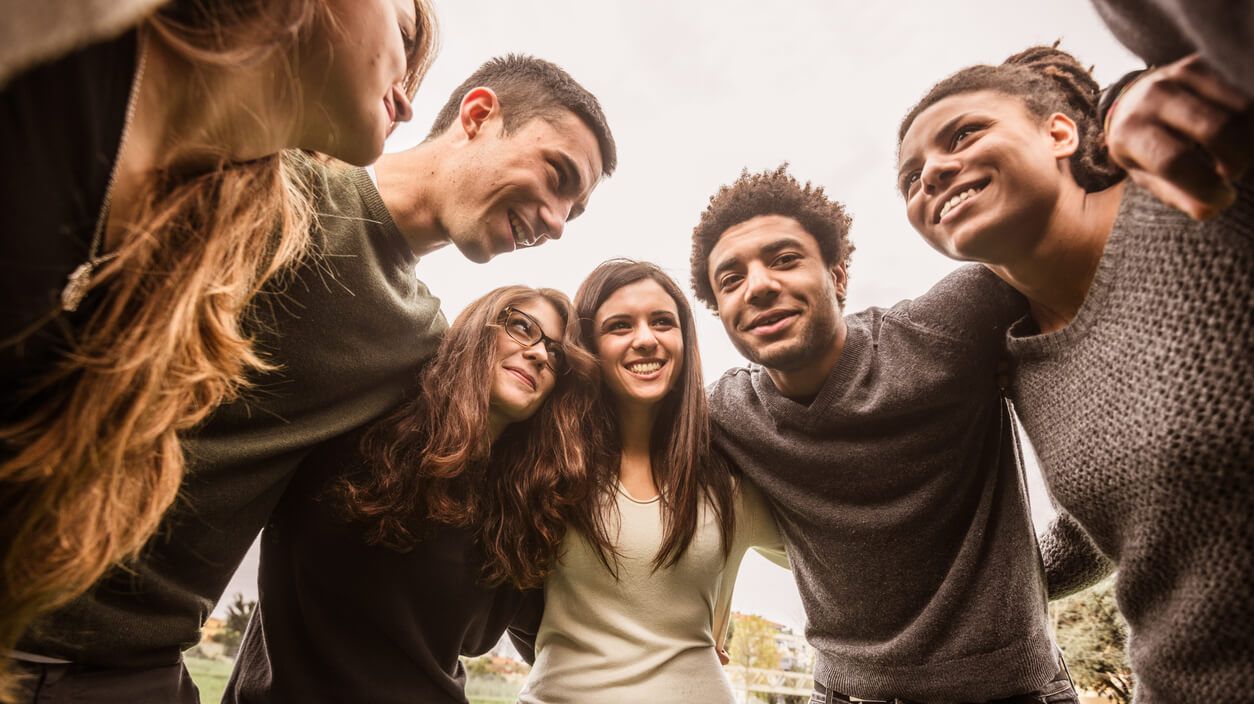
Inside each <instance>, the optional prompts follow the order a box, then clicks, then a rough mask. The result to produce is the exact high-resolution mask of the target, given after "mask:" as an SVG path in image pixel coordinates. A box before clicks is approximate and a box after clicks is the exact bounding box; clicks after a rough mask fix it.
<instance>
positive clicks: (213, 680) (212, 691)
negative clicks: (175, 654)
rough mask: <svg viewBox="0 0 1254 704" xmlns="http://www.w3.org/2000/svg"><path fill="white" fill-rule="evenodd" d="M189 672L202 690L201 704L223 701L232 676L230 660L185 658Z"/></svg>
mask: <svg viewBox="0 0 1254 704" xmlns="http://www.w3.org/2000/svg"><path fill="white" fill-rule="evenodd" d="M184 660H185V661H186V662H187V671H188V672H190V673H191V675H192V681H193V682H195V683H196V687H197V688H198V689H200V701H201V704H218V702H220V701H222V692H223V690H225V689H226V681H227V679H228V678H230V676H231V663H230V661H228V660H207V659H205V658H193V657H185V658H184Z"/></svg>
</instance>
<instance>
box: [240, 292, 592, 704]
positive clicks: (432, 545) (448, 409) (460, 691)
mask: <svg viewBox="0 0 1254 704" xmlns="http://www.w3.org/2000/svg"><path fill="white" fill-rule="evenodd" d="M574 321H575V315H574V311H573V309H572V307H571V304H570V302H569V300H568V299H567V298H566V297H565V296H564V295H563V294H561V293H560V292H558V291H554V290H552V289H531V288H527V287H523V286H509V287H505V288H500V289H497V290H495V291H492V292H491V293H489V294H487V295H485V296H483V297H482V298H480V299H478V300H476V301H475V302H474V303H471V304H470V306H469V307H467V308H466V310H465V311H463V312H462V314H461V315H460V316H458V318H457V320H456V321H454V323H453V325H452V327H451V328H450V329H449V331H448V333H447V335H446V337H445V338H444V340H443V342H442V343H441V345H440V348H439V351H438V352H437V354H436V357H435V359H433V360H432V361H431V362H430V363H429V364H428V366H426V367H425V368H424V369H423V371H422V372H421V374H420V376H419V383H418V389H417V390H416V393H414V394H413V395H412V397H411V398H410V400H409V401H407V402H405V403H404V404H403V405H401V406H400V407H398V408H397V409H396V410H395V411H394V412H393V413H392V414H391V415H390V416H388V417H386V418H385V419H384V420H382V421H380V422H378V423H377V424H375V425H374V426H373V427H370V428H369V429H367V430H364V431H362V432H361V433H356V434H350V435H349V436H346V437H345V438H343V439H342V440H341V441H339V442H338V443H337V446H336V448H335V449H334V450H332V451H329V452H328V453H327V454H325V455H324V456H322V457H320V458H318V459H317V461H316V462H315V466H312V467H308V469H309V470H310V471H302V472H300V473H298V475H297V478H296V479H295V480H294V484H293V485H292V486H291V487H289V489H288V491H287V493H286V494H285V496H284V498H283V501H282V502H281V504H280V505H279V507H278V509H276V511H275V513H274V517H273V519H272V520H271V522H270V524H269V525H268V526H267V527H266V529H265V532H264V533H263V534H262V548H261V566H260V574H259V585H260V596H261V598H260V601H259V603H258V605H257V608H256V611H254V613H253V617H252V621H251V623H250V624H249V626H248V631H247V633H246V635H245V637H244V642H243V644H242V646H241V649H240V653H239V657H238V658H237V660H236V665H235V670H234V672H233V673H232V675H231V681H230V683H229V684H228V687H227V692H226V695H225V698H224V701H226V702H309V701H368V702H373V703H386V702H398V703H399V702H406V703H408V702H429V703H440V702H459V703H464V702H466V701H467V698H466V695H465V692H464V686H465V671H464V669H463V667H462V665H461V664H460V663H459V661H458V657H459V656H461V655H466V656H476V655H481V654H483V653H485V652H487V651H488V650H490V649H491V648H492V647H493V646H495V645H496V644H497V642H498V641H499V640H500V638H501V635H502V634H504V633H506V632H507V631H508V632H509V634H510V635H511V637H512V638H513V639H514V642H515V645H516V646H517V647H518V649H519V650H520V651H521V652H522V653H523V654H524V655H525V656H529V654H530V652H531V647H532V645H531V643H532V642H533V640H534V637H535V630H536V627H537V625H538V623H539V618H540V612H541V609H542V608H543V600H542V599H541V597H540V594H539V592H538V590H537V589H536V588H538V587H539V586H541V585H542V584H543V582H544V580H545V578H546V577H547V576H548V575H549V573H550V572H552V570H553V569H554V567H555V565H556V563H557V558H558V548H559V545H560V544H561V540H562V537H563V536H564V535H565V532H566V524H567V520H568V518H567V516H568V513H569V512H570V511H571V510H572V507H573V506H575V505H578V504H579V503H581V502H583V501H585V500H586V497H584V496H583V495H582V494H581V493H580V490H581V487H583V486H585V484H586V483H585V482H584V481H583V475H584V473H585V471H586V470H585V467H587V465H588V463H587V455H586V451H585V445H584V438H583V436H582V434H581V425H582V423H583V422H584V418H585V417H586V416H587V415H588V413H589V412H590V410H591V407H592V396H591V394H590V393H589V391H588V390H589V389H592V388H595V387H594V381H595V376H594V365H593V363H592V361H591V358H590V356H589V355H588V354H587V353H586V352H583V351H582V350H581V349H579V347H578V346H577V345H575V344H574V340H575V335H576V334H577V326H576V325H575V322H574Z"/></svg>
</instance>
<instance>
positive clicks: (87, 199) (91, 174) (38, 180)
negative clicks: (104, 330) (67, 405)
mask: <svg viewBox="0 0 1254 704" xmlns="http://www.w3.org/2000/svg"><path fill="white" fill-rule="evenodd" d="M135 51H136V42H135V33H134V32H129V33H127V34H126V35H124V36H122V37H121V38H119V39H116V40H114V41H110V42H106V43H102V44H97V45H94V46H91V47H88V48H86V49H82V50H80V51H76V52H73V53H71V54H68V55H66V56H64V57H62V58H60V59H57V60H56V61H53V62H51V63H47V64H43V65H40V66H38V67H36V68H34V69H31V70H29V71H27V72H25V73H23V74H21V75H20V76H18V77H17V78H16V79H14V81H13V82H11V83H9V84H8V85H6V86H5V87H4V89H3V90H0V169H3V172H4V186H3V187H0V300H3V301H4V312H3V314H0V341H2V342H3V344H2V345H0V380H2V381H0V392H3V398H4V399H5V401H6V403H7V401H8V400H9V399H10V396H11V393H12V390H13V388H14V384H16V383H18V382H20V380H21V379H22V378H23V377H26V378H30V377H31V376H32V375H35V374H39V373H41V372H43V371H46V369H47V367H48V366H50V364H51V362H50V359H51V358H52V357H53V356H54V355H55V354H57V349H58V348H59V347H60V346H62V345H61V344H60V343H62V342H64V340H63V339H62V338H61V336H60V335H58V334H56V327H55V326H47V325H45V326H44V327H43V329H42V330H40V335H37V336H35V337H33V338H32V337H31V333H32V332H33V330H34V329H38V326H39V325H40V324H42V323H46V322H47V321H48V320H49V319H50V316H51V315H52V314H53V312H54V311H57V310H58V309H59V304H58V300H59V299H58V297H59V294H60V291H61V288H62V286H64V285H65V281H66V277H67V276H68V275H69V273H70V272H71V271H73V270H74V268H75V267H77V266H78V265H79V264H82V263H83V262H84V261H85V260H86V259H87V254H88V249H89V244H90V242H91V237H92V234H93V233H94V231H95V227H96V221H97V219H98V216H99V214H100V209H101V206H102V204H103V202H104V196H105V190H106V186H107V184H108V181H109V176H110V174H111V172H112V169H113V162H114V160H115V158H116V155H117V151H118V145H119V143H120V141H121V133H122V123H123V121H124V117H125V113H126V102H127V99H128V98H129V96H130V89H131V81H132V79H133V77H134V76H133V74H134V72H135V61H136V56H135ZM18 338H21V339H22V340H23V342H24V344H23V345H12V344H9V343H10V342H11V341H13V340H15V339H18Z"/></svg>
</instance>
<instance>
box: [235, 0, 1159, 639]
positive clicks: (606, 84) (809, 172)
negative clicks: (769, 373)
mask: <svg viewBox="0 0 1254 704" xmlns="http://www.w3.org/2000/svg"><path fill="white" fill-rule="evenodd" d="M435 2H436V6H437V10H438V14H439V19H440V27H441V51H440V55H439V58H438V59H437V60H436V63H435V65H434V67H433V68H432V70H431V72H430V73H429V74H428V76H427V79H426V81H425V82H424V83H423V86H422V88H421V89H420V90H419V94H418V98H417V100H416V101H415V104H414V113H415V118H414V120H413V122H411V123H409V124H407V125H402V126H401V127H400V128H399V129H398V130H397V131H396V133H395V134H394V135H393V136H392V138H391V139H390V140H389V142H388V145H387V151H399V150H402V149H406V148H409V147H411V146H413V145H415V144H417V143H418V142H420V141H421V140H422V138H423V137H424V136H425V134H426V131H427V127H428V125H429V124H430V122H431V120H432V119H433V118H434V116H435V113H436V112H437V111H438V110H439V108H440V106H441V105H442V104H443V103H444V101H445V100H446V99H447V97H448V95H449V93H450V92H451V91H452V90H453V89H454V88H455V87H456V86H457V85H458V84H460V83H461V82H462V80H464V79H465V77H466V76H468V75H469V74H470V73H471V72H473V71H474V70H475V68H477V67H478V66H479V65H480V64H481V63H483V62H484V61H485V60H487V59H488V58H490V57H492V56H496V55H500V54H505V53H509V52H522V53H528V54H533V55H535V56H539V57H541V58H545V59H548V60H550V61H553V62H555V63H557V64H559V65H561V66H562V67H564V68H565V69H566V70H568V71H569V72H570V73H571V75H573V76H574V77H575V79H576V80H578V81H579V82H580V83H582V84H583V85H584V86H586V87H587V88H588V89H589V90H591V91H592V92H593V93H594V94H596V95H597V97H598V98H599V99H600V101H601V104H602V106H603V107H604V109H605V113H606V116H607V117H608V119H609V122H610V126H611V128H612V129H613V131H614V136H615V138H616V139H617V142H618V153H619V167H618V171H617V172H616V174H615V175H614V176H613V177H612V178H611V179H609V180H607V181H605V182H604V183H603V184H602V185H601V186H600V187H599V188H598V189H597V191H596V192H595V193H594V194H593V196H592V200H591V203H590V205H589V207H588V210H587V212H586V213H585V214H584V215H583V216H582V217H581V218H580V219H579V220H577V221H575V222H574V223H572V224H571V225H570V226H569V227H567V228H566V234H565V235H564V237H563V238H562V240H561V241H560V242H555V243H549V244H546V245H544V246H543V247H540V248H538V249H533V250H528V251H522V252H517V253H514V254H511V255H507V256H501V257H497V258H496V259H495V260H494V261H492V262H490V263H488V264H483V265H476V264H472V263H470V262H467V261H466V260H464V259H462V258H461V257H460V256H459V255H458V253H457V251H456V250H454V249H453V248H448V249H446V250H444V251H441V252H438V253H436V254H434V255H431V256H429V257H427V258H425V259H424V260H423V261H422V262H420V263H419V265H418V275H419V278H421V279H422V280H423V281H425V282H426V283H427V285H428V286H429V287H430V289H431V291H432V292H433V293H434V294H435V295H437V296H439V297H440V298H441V299H442V301H443V303H444V310H445V313H446V314H447V315H448V317H449V319H450V320H451V319H452V318H453V317H454V316H455V315H456V314H457V313H458V312H459V311H460V310H461V309H462V308H463V307H464V306H465V305H466V304H467V303H469V302H470V301H471V300H473V299H474V298H475V297H477V296H478V295H480V294H482V293H483V292H485V291H487V290H489V289H491V288H494V287H496V286H501V285H504V284H510V283H524V284H529V285H533V286H550V287H554V288H558V289H561V290H563V291H566V292H567V293H568V294H570V295H572V296H573V295H574V293H575V290H576V288H577V287H578V285H579V282H580V281H581V280H582V279H583V277H584V276H585V275H586V274H587V273H588V272H589V271H591V270H592V268H593V267H594V266H596V265H597V264H598V263H599V262H601V261H603V260H605V259H608V258H610V257H632V258H636V259H647V260H650V261H653V262H656V263H658V264H660V265H661V266H662V267H664V268H665V269H666V270H667V271H668V272H670V273H671V274H672V275H673V276H674V277H675V278H676V279H677V280H678V281H680V282H681V284H685V285H686V284H687V282H688V278H689V277H688V254H689V235H690V234H691V232H692V228H693V226H694V225H695V224H696V222H697V220H698V218H699V216H700V213H701V211H702V210H703V209H704V208H705V205H706V202H707V201H708V199H709V197H710V196H711V195H712V194H713V193H714V192H715V191H716V190H717V189H718V187H719V186H720V185H722V184H725V183H728V182H730V181H732V180H734V179H735V177H736V176H737V175H738V174H739V172H740V170H741V169H742V168H744V167H748V168H749V169H750V170H761V169H765V168H772V167H775V166H777V165H778V164H780V163H781V162H784V161H787V162H789V163H790V164H791V165H792V166H791V168H792V172H793V173H794V174H795V175H796V176H797V177H798V178H800V179H802V180H803V181H804V180H810V181H813V182H815V183H817V184H820V185H823V186H824V187H826V189H827V192H828V194H829V195H830V196H831V197H833V198H835V199H837V200H839V201H842V202H843V203H845V205H846V207H847V208H848V209H849V211H850V212H851V213H852V215H853V223H854V224H853V230H852V235H851V236H852V239H853V241H854V244H855V245H856V247H857V251H856V252H855V253H854V256H853V264H852V267H851V269H850V282H849V302H848V309H849V310H860V309H862V308H866V307H868V306H889V305H892V304H893V303H895V302H897V301H899V300H901V299H903V298H911V297H913V296H916V295H918V294H920V293H922V292H923V291H926V290H927V288H928V287H929V286H930V285H931V284H932V283H934V282H935V281H937V280H938V279H940V278H941V277H942V276H944V274H945V273H947V272H948V271H950V270H952V269H953V268H954V266H955V264H954V263H953V262H950V261H949V260H948V259H945V258H944V257H942V256H941V255H939V254H937V253H935V252H933V251H932V250H931V249H930V248H928V246H927V245H926V244H924V242H923V240H922V239H921V238H920V237H919V236H918V235H917V234H915V232H914V231H913V230H912V229H911V228H910V226H909V224H908V223H907V222H906V219H905V214H904V211H903V206H902V202H901V200H900V198H899V197H898V196H897V194H896V191H895V188H894V180H895V174H896V153H895V149H896V128H897V124H898V123H899V121H900V120H901V117H902V115H903V114H904V113H905V111H906V110H907V109H908V108H909V107H910V106H911V105H913V104H914V102H915V101H916V100H918V98H919V97H921V96H922V94H923V93H924V92H926V90H927V89H928V88H929V87H930V86H931V85H932V84H933V83H935V82H936V81H938V80H940V79H941V78H943V77H944V76H945V75H948V74H949V73H951V72H952V71H954V70H956V69H958V68H961V67H963V66H966V65H969V64H973V63H988V62H1000V61H1001V60H1002V59H1004V58H1005V57H1007V56H1009V55H1010V54H1012V53H1014V52H1017V51H1019V50H1021V49H1024V48H1026V47H1028V46H1030V45H1032V44H1041V43H1051V42H1053V41H1054V40H1055V39H1059V38H1061V39H1062V40H1063V44H1062V47H1063V48H1064V49H1067V50H1069V51H1071V52H1072V53H1074V54H1075V55H1076V56H1078V57H1079V58H1080V59H1081V60H1082V61H1084V62H1086V63H1090V64H1093V65H1094V66H1095V69H1094V73H1095V74H1096V76H1097V78H1098V81H1099V82H1101V83H1103V84H1105V83H1109V82H1111V81H1113V80H1115V79H1116V78H1118V77H1119V76H1121V75H1123V74H1124V73H1125V72H1127V71H1129V70H1131V69H1133V68H1136V67H1138V66H1139V61H1138V60H1137V59H1136V58H1135V57H1134V56H1132V55H1131V54H1130V53H1128V52H1127V51H1126V50H1125V49H1124V48H1123V47H1122V46H1121V45H1119V44H1118V43H1117V42H1116V41H1115V40H1114V39H1113V38H1112V37H1111V36H1110V34H1109V33H1108V32H1107V30H1106V27H1105V25H1103V24H1102V23H1101V21H1100V20H1099V19H1098V17H1097V15H1096V13H1095V12H1094V10H1093V9H1092V6H1091V5H1090V4H1089V0H1050V1H1048V2H1044V1H1041V0H1037V1H1035V2H1023V1H1015V0H949V1H948V2H943V3H939V2H918V1H914V0H896V1H895V2H851V1H849V0H827V1H819V0H812V1H808V2H800V1H789V0H775V1H774V2H769V3H768V2H763V1H762V0H731V1H729V0H678V1H676V0H670V1H666V2H662V1H659V0H632V1H626V0H622V1H618V0H615V1H609V0H508V1H506V0H495V1H489V0H435ZM698 311H699V312H698V326H699V331H698V335H699V338H700V344H701V353H702V356H703V357H704V363H705V372H706V378H707V380H710V379H713V378H715V376H716V375H718V374H721V373H722V371H723V370H725V369H727V368H728V367H730V366H733V365H738V364H742V363H743V360H742V359H741V358H740V356H739V355H738V354H737V353H736V351H735V350H734V349H733V348H732V347H731V345H730V343H728V341H727V339H726V337H725V336H724V334H723V330H722V327H721V325H720V324H719V323H718V320H717V318H715V317H714V316H713V315H712V314H707V313H704V309H703V308H699V309H698ZM1038 489H1039V484H1038ZM1036 498H1043V497H1041V495H1040V492H1039V491H1038V492H1037V495H1036V496H1034V499H1036ZM1034 504H1036V505H1034V514H1035V515H1036V517H1037V518H1038V520H1039V519H1043V518H1044V517H1046V516H1048V515H1049V513H1050V510H1049V508H1048V506H1047V500H1045V501H1034ZM255 560H256V551H255V550H254V552H253V553H252V554H250V556H249V559H248V562H247V563H246V564H245V566H244V567H243V568H241V571H240V573H239V574H238V575H237V577H236V579H235V580H234V581H233V582H232V584H231V586H230V587H229V588H228V591H227V594H228V595H230V594H233V593H234V592H236V591H242V592H244V593H245V594H246V595H248V596H249V597H250V598H255V595H256V584H255V582H256V567H255ZM734 607H735V608H736V609H737V610H740V611H745V612H750V613H760V614H762V615H764V616H766V617H768V618H771V619H773V620H776V621H778V622H781V623H784V624H786V625H789V626H792V627H795V628H800V627H801V626H802V625H803V624H804V614H803V613H802V610H801V606H800V602H799V600H798V598H797V596H796V588H795V586H794V585H793V582H792V578H791V575H790V574H789V573H787V572H785V571H783V570H781V569H779V568H778V567H775V566H774V565H771V564H770V563H767V562H766V561H765V560H763V559H761V558H759V557H757V556H756V555H751V556H750V557H749V558H748V559H747V560H746V562H745V566H744V568H743V569H742V571H741V578H740V584H739V585H738V586H737V590H736V595H735V602H734Z"/></svg>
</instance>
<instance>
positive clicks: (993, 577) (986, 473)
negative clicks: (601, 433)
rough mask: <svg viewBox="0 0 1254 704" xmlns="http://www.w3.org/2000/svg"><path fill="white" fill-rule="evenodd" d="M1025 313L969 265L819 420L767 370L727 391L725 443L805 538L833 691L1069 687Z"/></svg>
mask: <svg viewBox="0 0 1254 704" xmlns="http://www.w3.org/2000/svg"><path fill="white" fill-rule="evenodd" d="M1025 310H1026V306H1025V304H1024V301H1023V299H1022V298H1021V297H1020V296H1018V294H1016V293H1015V292H1014V291H1013V290H1011V289H1010V288H1009V287H1007V286H1006V285H1004V284H1003V283H1001V281H1000V280H998V279H997V278H996V277H995V276H994V275H993V274H991V273H990V272H988V271H987V270H986V269H984V268H983V267H979V266H968V267H964V268H962V269H960V270H958V271H956V272H954V273H953V274H951V275H949V276H948V277H946V278H945V279H944V280H942V281H941V282H940V283H939V284H937V285H936V286H935V287H934V288H932V290H931V291H929V292H928V293H926V294H925V295H923V296H921V297H919V298H917V299H915V300H913V301H906V302H902V303H899V304H898V305H896V306H894V307H893V308H891V309H889V310H883V309H877V308H872V309H869V310H867V311H864V312H861V313H856V314H853V315H849V316H846V318H845V322H846V324H847V326H848V336H847V339H846V341H845V347H844V351H843V353H842V355H841V357H840V360H839V362H838V363H837V365H836V367H835V368H834V369H833V370H832V372H831V375H830V376H829V377H828V379H827V381H826V382H825V383H824V385H823V388H822V389H821V390H820V391H819V394H818V396H817V397H816V398H815V400H814V401H813V403H811V404H810V405H809V406H805V405H802V404H800V403H797V402H794V401H792V400H789V399H788V398H785V397H784V396H782V395H781V394H780V393H779V391H778V390H777V388H776V387H775V385H774V384H773V383H772V381H771V379H770V377H769V376H768V375H767V373H766V372H765V370H764V369H763V368H762V367H760V366H757V365H751V366H749V367H748V368H740V369H733V370H731V371H729V372H727V373H726V374H725V375H724V376H723V377H722V378H721V379H720V380H719V381H718V382H716V383H715V384H714V385H713V387H712V388H711V408H712V410H713V414H714V418H715V420H716V422H717V424H718V426H719V430H720V432H719V433H718V434H717V435H718V442H719V444H720V446H721V447H722V448H723V449H724V451H725V452H727V454H728V455H729V456H730V457H731V458H732V460H733V461H734V462H735V463H736V464H737V465H738V466H739V467H740V468H741V469H742V470H743V471H744V473H745V474H746V475H747V476H748V477H749V478H750V479H752V480H753V481H754V482H756V483H757V485H758V486H759V487H761V489H762V491H763V492H764V493H765V494H766V495H767V496H768V497H769V498H770V500H771V502H772V503H773V505H774V508H775V510H776V516H777V518H778V519H779V523H780V528H781V529H782V530H783V532H784V534H785V537H786V539H787V541H788V554H789V559H790V560H791V562H792V566H793V572H794V574H795V576H796V579H797V584H798V586H799V588H800V591H801V599H802V603H803V604H804V606H805V610H806V616H807V619H808V625H807V627H806V636H807V638H808V639H809V641H810V643H811V644H812V645H813V646H814V647H815V648H816V649H817V651H818V655H817V660H816V662H815V667H814V678H815V681H817V682H820V683H822V684H824V685H826V686H827V687H829V688H830V689H832V690H835V691H838V692H841V693H844V694H850V695H854V696H859V697H863V698H891V697H901V698H906V699H913V700H919V701H983V700H988V699H996V698H999V697H1006V696H1011V695H1014V694H1019V693H1023V692H1029V691H1032V690H1034V689H1037V688H1038V687H1040V686H1041V685H1043V684H1044V683H1046V682H1047V681H1049V679H1050V678H1051V677H1052V676H1053V675H1054V674H1055V673H1056V672H1057V670H1058V659H1057V655H1056V654H1055V653H1056V651H1055V647H1054V645H1053V643H1052V641H1051V639H1050V635H1049V627H1048V620H1047V617H1046V595H1045V584H1044V575H1043V570H1042V567H1041V561H1040V557H1039V553H1038V550H1037V545H1036V538H1035V535H1034V532H1033V528H1032V521H1031V516H1030V512H1029V510H1028V500H1027V495H1026V491H1025V487H1024V484H1023V481H1022V472H1021V463H1020V458H1019V448H1018V445H1017V439H1016V436H1015V432H1014V428H1013V425H1012V420H1011V416H1010V412H1009V408H1008V404H1007V402H1006V401H1005V399H1004V397H1003V394H1002V391H1001V386H1000V384H999V363H1000V361H1001V355H1002V349H1003V346H1002V345H1003V340H1004V335H1005V331H1006V329H1007V327H1008V326H1009V325H1010V323H1011V322H1013V321H1014V320H1015V319H1016V318H1018V317H1020V316H1022V315H1023V314H1024V312H1025Z"/></svg>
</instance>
